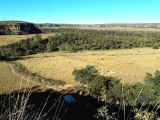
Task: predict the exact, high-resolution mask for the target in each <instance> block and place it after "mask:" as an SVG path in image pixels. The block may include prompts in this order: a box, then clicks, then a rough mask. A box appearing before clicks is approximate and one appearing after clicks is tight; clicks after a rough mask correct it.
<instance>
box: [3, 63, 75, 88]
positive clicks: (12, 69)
mask: <svg viewBox="0 0 160 120" xmlns="http://www.w3.org/2000/svg"><path fill="white" fill-rule="evenodd" d="M5 64H6V65H7V66H8V67H9V69H10V71H11V73H12V74H14V75H16V76H18V77H20V78H21V79H22V80H25V81H27V82H28V83H32V84H35V85H38V86H42V87H45V88H47V89H53V90H56V91H63V90H66V89H68V88H71V87H73V85H68V84H67V85H59V86H53V85H52V86H50V85H46V84H43V83H40V82H35V81H33V80H31V78H29V76H26V75H24V74H22V73H18V72H16V70H15V69H14V67H13V65H12V64H11V63H8V62H5Z"/></svg>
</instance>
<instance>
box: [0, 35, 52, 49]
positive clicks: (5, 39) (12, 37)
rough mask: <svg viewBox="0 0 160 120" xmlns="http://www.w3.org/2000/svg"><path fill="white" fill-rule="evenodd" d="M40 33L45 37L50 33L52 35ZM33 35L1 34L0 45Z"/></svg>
mask: <svg viewBox="0 0 160 120" xmlns="http://www.w3.org/2000/svg"><path fill="white" fill-rule="evenodd" d="M41 35H42V37H43V38H47V37H48V36H50V35H54V33H49V34H41ZM33 36H35V34H29V35H1V36H0V46H2V45H7V44H11V43H15V42H18V41H20V40H22V39H26V38H32V37H33Z"/></svg>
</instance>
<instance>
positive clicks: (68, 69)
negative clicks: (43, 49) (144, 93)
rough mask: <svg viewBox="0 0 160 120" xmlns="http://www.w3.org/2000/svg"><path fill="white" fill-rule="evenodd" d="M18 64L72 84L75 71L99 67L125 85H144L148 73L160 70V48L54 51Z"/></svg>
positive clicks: (30, 57)
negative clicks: (119, 79) (90, 66)
mask: <svg viewBox="0 0 160 120" xmlns="http://www.w3.org/2000/svg"><path fill="white" fill-rule="evenodd" d="M17 62H20V63H21V64H23V65H24V66H26V67H27V68H28V69H29V70H31V71H33V72H37V73H39V74H40V75H42V76H45V77H47V78H54V79H57V80H64V81H66V82H67V83H70V84H74V83H75V80H74V76H73V75H72V71H73V70H74V69H75V68H82V67H85V66H86V65H93V66H96V67H97V69H98V70H99V72H100V74H102V75H107V76H108V75H111V76H116V77H118V78H121V79H122V80H123V82H124V83H129V84H133V83H137V82H143V79H144V77H145V75H146V73H147V72H150V73H154V72H155V71H156V70H160V49H152V48H136V49H124V50H107V51H82V52H78V53H65V52H54V53H45V54H37V55H31V56H29V57H28V58H27V57H26V59H24V60H19V61H17Z"/></svg>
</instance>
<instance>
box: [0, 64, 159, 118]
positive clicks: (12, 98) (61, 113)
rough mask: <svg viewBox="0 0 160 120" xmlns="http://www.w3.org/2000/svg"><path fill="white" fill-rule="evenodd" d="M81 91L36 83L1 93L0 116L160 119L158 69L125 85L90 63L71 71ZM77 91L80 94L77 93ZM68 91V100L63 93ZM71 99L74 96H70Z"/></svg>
mask: <svg viewBox="0 0 160 120" xmlns="http://www.w3.org/2000/svg"><path fill="white" fill-rule="evenodd" d="M73 74H74V75H75V78H76V80H77V81H79V82H80V83H82V84H85V85H87V86H86V87H81V88H79V90H80V91H81V90H82V91H83V92H82V91H81V92H78V91H77V92H75V93H58V92H54V91H53V90H47V91H44V90H43V91H42V90H41V89H40V88H39V87H38V86H37V87H33V88H32V89H23V90H18V91H15V92H12V93H10V94H2V95H0V119H5V120H7V119H9V118H10V119H13V118H14V119H24V120H39V119H41V120H47V119H48V120H50V119H54V120H125V119H126V120H159V119H160V104H159V102H160V92H159V87H160V71H157V72H155V73H154V74H153V75H152V74H149V73H148V74H147V75H146V78H145V79H144V81H145V83H143V84H142V83H137V84H134V85H124V84H121V82H120V81H119V80H118V79H117V78H113V77H106V76H102V75H99V73H98V71H97V70H96V69H95V68H94V67H93V66H86V68H83V69H76V70H74V71H73ZM78 93H79V94H78ZM66 95H71V96H72V97H73V98H72V99H70V100H71V101H66V100H65V99H64V97H65V96H66ZM73 99H74V100H73Z"/></svg>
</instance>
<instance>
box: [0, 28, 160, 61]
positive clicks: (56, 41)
mask: <svg viewBox="0 0 160 120" xmlns="http://www.w3.org/2000/svg"><path fill="white" fill-rule="evenodd" d="M46 31H49V30H46ZM51 32H55V33H57V34H56V35H55V36H49V37H48V38H47V39H42V36H41V35H36V36H35V37H33V38H28V39H26V40H22V41H20V42H17V43H13V44H10V45H6V46H2V47H0V58H1V59H3V58H16V57H20V56H25V55H31V54H36V53H43V52H53V51H69V52H76V51H79V50H107V49H126V48H135V47H153V48H154V49H158V48H159V46H160V33H158V32H127V31H100V30H79V29H53V30H51Z"/></svg>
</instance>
